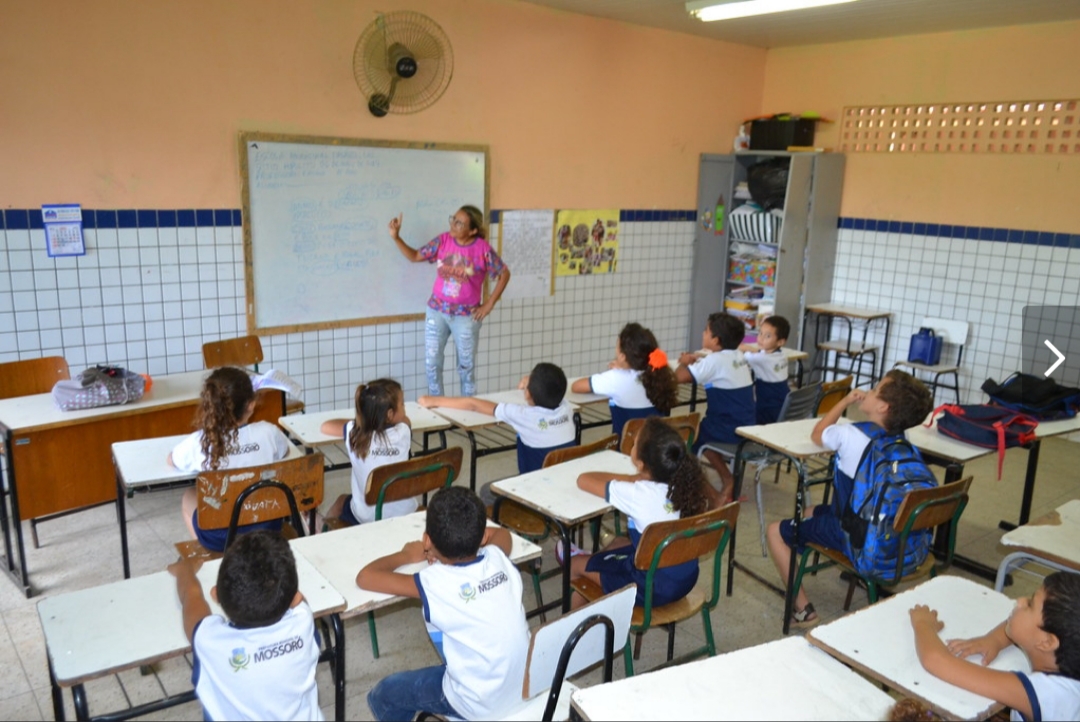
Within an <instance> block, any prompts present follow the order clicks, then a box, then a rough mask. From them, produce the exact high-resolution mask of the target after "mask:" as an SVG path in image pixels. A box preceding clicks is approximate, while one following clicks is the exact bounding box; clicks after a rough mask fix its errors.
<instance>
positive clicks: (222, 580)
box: [169, 531, 323, 720]
mask: <svg viewBox="0 0 1080 722" xmlns="http://www.w3.org/2000/svg"><path fill="white" fill-rule="evenodd" d="M200 566H201V562H199V561H197V560H191V559H180V560H178V561H176V562H174V563H173V564H170V565H169V572H170V573H172V575H173V576H175V577H176V589H177V592H178V594H179V596H180V603H181V606H182V607H183V616H184V632H185V633H186V634H187V637H188V639H189V640H191V648H192V657H193V658H194V665H193V667H192V670H191V681H192V683H193V684H194V685H195V694H196V695H198V697H199V701H200V702H201V703H202V706H203V712H204V716H205V718H206V719H208V720H270V719H281V720H322V719H323V714H322V710H321V709H320V708H319V690H318V688H317V686H316V685H315V667H316V665H317V664H318V662H319V639H318V635H317V634H316V633H315V620H314V617H313V615H312V613H311V608H310V607H309V606H308V605H307V602H305V601H304V596H303V595H302V594H301V593H300V591H299V582H298V579H297V574H296V560H295V559H294V557H293V553H292V549H290V548H289V543H288V542H287V541H285V540H284V539H282V538H281V536H280V535H279V534H275V533H273V532H267V531H255V532H251V533H250V534H245V535H243V536H241V537H237V539H236V541H234V542H233V544H232V546H231V547H229V548H228V549H227V550H226V551H225V557H224V558H223V559H222V560H221V568H220V569H219V570H218V578H217V585H215V586H213V587H211V588H210V596H211V597H212V598H213V599H214V601H216V602H217V603H219V604H220V605H221V608H222V609H223V610H224V612H225V614H227V615H228V619H226V618H224V617H221V616H218V615H215V614H211V613H210V605H209V604H208V603H207V601H206V599H205V597H204V596H203V589H202V584H200V583H199V580H198V579H197V578H196V576H195V573H196V572H197V571H198V570H199V567H200Z"/></svg>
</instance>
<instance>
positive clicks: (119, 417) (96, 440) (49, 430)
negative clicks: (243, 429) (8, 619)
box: [0, 371, 285, 596]
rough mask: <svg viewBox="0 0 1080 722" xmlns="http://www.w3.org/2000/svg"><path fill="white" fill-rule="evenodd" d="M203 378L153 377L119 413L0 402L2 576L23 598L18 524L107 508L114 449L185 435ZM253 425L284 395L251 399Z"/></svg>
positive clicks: (27, 399)
mask: <svg viewBox="0 0 1080 722" xmlns="http://www.w3.org/2000/svg"><path fill="white" fill-rule="evenodd" d="M208 373H209V372H207V371H191V372H188V373H183V374H172V375H169V376H160V377H158V378H155V379H154V384H153V387H152V388H151V389H150V392H149V393H147V394H146V395H145V396H144V397H143V398H142V399H140V400H139V401H136V402H134V403H131V404H124V405H122V406H102V407H98V408H96V409H86V410H83V411H61V410H60V409H58V408H57V407H56V404H55V403H54V402H53V399H52V395H51V394H35V395H33V396H19V397H15V398H10V399H2V400H0V433H2V434H3V441H4V446H5V448H6V449H8V454H7V455H6V457H5V458H6V460H7V465H8V466H7V474H8V477H7V478H8V488H9V493H10V497H11V515H12V522H13V523H12V524H11V525H10V526H11V527H13V528H14V532H15V545H16V547H17V550H16V551H17V554H18V566H16V563H15V559H14V555H13V549H12V542H11V538H10V534H9V528H8V527H9V525H8V524H7V511H6V509H5V508H4V505H3V504H0V516H2V519H0V521H2V522H3V527H4V544H5V555H6V561H7V564H6V569H5V571H6V572H7V573H8V575H9V576H11V577H12V578H13V579H14V580H15V582H16V584H18V585H20V586H21V587H22V589H23V592H24V593H25V594H26V595H27V596H30V595H31V587H30V580H29V574H28V572H27V567H26V550H25V548H24V544H23V536H22V526H21V525H20V524H19V522H20V521H22V520H26V519H31V520H32V519H39V518H42V517H48V516H51V515H57V514H62V513H64V512H67V511H70V510H75V509H81V508H84V507H89V506H95V505H98V504H104V503H109V502H112V501H113V499H114V498H115V494H116V490H115V475H114V472H113V464H112V455H111V452H110V449H111V447H112V445H113V444H114V443H116V442H118V441H130V440H132V439H148V438H154V437H159V436H168V435H171V434H178V433H181V432H190V431H191V430H192V428H193V422H194V417H195V410H196V407H197V406H198V403H199V391H200V389H201V387H202V381H203V378H204V376H205V375H206V374H208ZM257 399H258V404H257V406H256V412H255V415H254V416H253V419H255V420H269V421H271V422H275V421H276V420H277V418H278V417H279V416H283V415H284V408H285V394H284V393H283V392H281V391H278V390H276V389H263V390H261V391H259V392H258V394H257Z"/></svg>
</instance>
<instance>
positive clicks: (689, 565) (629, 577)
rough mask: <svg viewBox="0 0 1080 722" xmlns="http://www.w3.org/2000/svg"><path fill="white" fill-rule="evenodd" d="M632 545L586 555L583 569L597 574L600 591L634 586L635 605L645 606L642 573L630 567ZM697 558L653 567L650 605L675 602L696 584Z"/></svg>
mask: <svg viewBox="0 0 1080 722" xmlns="http://www.w3.org/2000/svg"><path fill="white" fill-rule="evenodd" d="M635 551H636V550H635V548H634V546H633V545H632V544H630V545H627V546H624V547H618V548H616V549H610V550H608V551H601V552H597V553H596V554H593V555H592V556H591V557H589V561H588V563H587V564H586V565H585V570H586V571H589V572H594V573H596V574H599V575H600V586H601V587H602V588H603V590H604V594H611V593H612V592H614V591H618V590H619V589H622V588H623V587H625V586H626V585H627V584H636V585H637V599H636V600H635V601H634V604H635V606H638V607H641V606H644V605H645V576H646V573H645V572H644V571H642V570H640V569H638V568H637V567H635V566H634V554H635ZM697 578H698V561H697V559H694V560H691V561H688V562H684V563H682V564H676V565H675V566H672V567H664V568H662V569H657V570H656V576H655V577H654V578H653V606H661V605H663V604H670V603H671V602H677V601H679V600H680V599H682V598H683V597H685V596H686V595H687V594H689V593H690V592H691V591H692V590H693V588H694V585H695V584H697Z"/></svg>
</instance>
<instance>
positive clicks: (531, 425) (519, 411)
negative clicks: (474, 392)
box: [495, 399, 574, 449]
mask: <svg viewBox="0 0 1080 722" xmlns="http://www.w3.org/2000/svg"><path fill="white" fill-rule="evenodd" d="M495 418H496V419H498V420H499V421H503V422H505V423H507V424H509V425H510V426H511V427H513V429H514V431H516V432H517V435H518V436H520V437H521V443H523V444H525V446H528V447H530V448H532V449H549V448H551V447H553V446H561V445H563V444H568V443H570V442H571V441H573V440H574V411H573V409H572V408H570V402H569V401H567V400H566V399H563V402H562V403H561V404H559V405H558V406H557V407H556V408H554V409H545V408H544V407H543V406H528V405H526V404H498V405H497V406H496V407H495Z"/></svg>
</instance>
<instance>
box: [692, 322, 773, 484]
mask: <svg viewBox="0 0 1080 722" xmlns="http://www.w3.org/2000/svg"><path fill="white" fill-rule="evenodd" d="M745 335H746V327H745V326H743V322H742V321H740V320H739V319H737V318H735V317H734V316H732V315H731V314H729V313H722V312H720V313H712V314H709V318H708V321H707V322H706V323H705V330H704V331H702V333H701V345H702V346H703V347H704V348H705V350H707V351H709V352H710V353H708V354H706V355H705V356H698V355H697V354H695V353H684V354H681V355H680V356H679V367H678V368H677V369H676V370H675V378H676V379H678V380H679V382H681V383H689V382H691V381H697V383H698V385H700V386H703V387H704V388H705V397H706V399H708V406H707V407H706V409H705V418H704V419H703V420H702V422H701V429H700V433H699V434H698V438H697V440H696V441H695V442H694V450H695V451H697V452H698V453H699V454H700V455H701V456H703V457H704V458H705V460H706V461H708V462H709V464H710V465H711V466H712V467H713V468H714V469H716V473H717V474H719V475H720V486H721V488H720V492H719V494H718V495H717V497H716V503H717V504H720V505H723V504H726V503H728V502H729V501H731V497H732V492H733V491H734V487H735V477H734V476H733V475H732V473H731V470H730V469H729V468H728V464H727V460H726V459H725V455H727V456H728V457H734V456H735V451H736V449H737V448H738V445H739V440H740V439H739V436H738V434H736V433H735V429H736V428H738V427H739V426H753V425H754V424H755V423H756V421H757V418H756V416H755V412H754V382H753V379H752V378H751V377H750V366H749V365H748V364H747V363H746V359H745V358H744V357H743V354H742V351H740V350H739V343H741V342H742V340H743V336H745ZM710 488H711V487H710Z"/></svg>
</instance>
